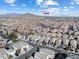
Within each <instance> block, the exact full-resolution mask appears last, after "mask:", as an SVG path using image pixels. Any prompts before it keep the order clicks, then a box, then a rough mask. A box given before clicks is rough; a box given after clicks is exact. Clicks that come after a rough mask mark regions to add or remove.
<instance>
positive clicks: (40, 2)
mask: <svg viewBox="0 0 79 59" xmlns="http://www.w3.org/2000/svg"><path fill="white" fill-rule="evenodd" d="M36 2H37V4H38V5H41V4H42V3H43V2H44V0H36Z"/></svg>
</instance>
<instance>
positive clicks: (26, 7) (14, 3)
mask: <svg viewBox="0 0 79 59" xmlns="http://www.w3.org/2000/svg"><path fill="white" fill-rule="evenodd" d="M5 13H22V14H23V13H32V14H36V15H49V16H79V0H0V14H5Z"/></svg>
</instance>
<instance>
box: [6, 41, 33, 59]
mask: <svg viewBox="0 0 79 59" xmlns="http://www.w3.org/2000/svg"><path fill="white" fill-rule="evenodd" d="M31 49H32V46H30V45H29V44H27V43H26V42H23V41H18V42H16V43H14V44H12V45H10V46H9V47H8V50H7V49H5V51H6V52H7V54H8V55H12V56H13V57H14V58H16V57H17V56H19V55H22V54H25V53H26V52H28V51H29V50H31Z"/></svg>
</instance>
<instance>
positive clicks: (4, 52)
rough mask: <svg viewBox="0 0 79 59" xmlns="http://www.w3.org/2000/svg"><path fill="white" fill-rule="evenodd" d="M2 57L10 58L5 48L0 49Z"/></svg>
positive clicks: (0, 58)
mask: <svg viewBox="0 0 79 59" xmlns="http://www.w3.org/2000/svg"><path fill="white" fill-rule="evenodd" d="M0 59H8V55H7V53H6V51H5V49H4V48H2V49H0Z"/></svg>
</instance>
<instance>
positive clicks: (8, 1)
mask: <svg viewBox="0 0 79 59" xmlns="http://www.w3.org/2000/svg"><path fill="white" fill-rule="evenodd" d="M15 1H16V0H4V2H5V3H8V4H13V3H15Z"/></svg>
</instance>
